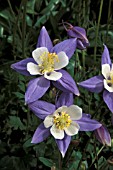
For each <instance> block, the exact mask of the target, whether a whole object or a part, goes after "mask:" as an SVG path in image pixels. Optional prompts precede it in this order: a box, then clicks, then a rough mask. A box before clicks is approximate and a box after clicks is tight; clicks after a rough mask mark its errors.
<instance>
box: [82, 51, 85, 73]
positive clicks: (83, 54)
mask: <svg viewBox="0 0 113 170" xmlns="http://www.w3.org/2000/svg"><path fill="white" fill-rule="evenodd" d="M82 62H83V68H84V70H85V51H84V50H83V51H82Z"/></svg>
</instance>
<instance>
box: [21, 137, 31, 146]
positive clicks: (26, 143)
mask: <svg viewBox="0 0 113 170" xmlns="http://www.w3.org/2000/svg"><path fill="white" fill-rule="evenodd" d="M30 146H33V144H32V143H31V138H30V139H28V140H27V141H26V142H25V143H24V144H23V147H24V148H28V147H30Z"/></svg>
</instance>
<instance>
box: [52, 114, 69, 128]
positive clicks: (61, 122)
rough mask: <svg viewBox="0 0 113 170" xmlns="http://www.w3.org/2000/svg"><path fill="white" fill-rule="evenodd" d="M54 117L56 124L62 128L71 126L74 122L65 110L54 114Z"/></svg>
mask: <svg viewBox="0 0 113 170" xmlns="http://www.w3.org/2000/svg"><path fill="white" fill-rule="evenodd" d="M53 118H54V120H53V122H54V124H55V125H56V127H57V128H58V129H60V130H63V129H64V128H65V127H69V126H70V124H71V122H72V120H71V119H70V116H69V115H68V114H67V113H65V112H61V113H58V115H56V116H54V117H53Z"/></svg>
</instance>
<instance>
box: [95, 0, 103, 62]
mask: <svg viewBox="0 0 113 170" xmlns="http://www.w3.org/2000/svg"><path fill="white" fill-rule="evenodd" d="M103 1H104V0H101V3H100V10H99V17H98V24H97V27H96V35H95V36H96V37H95V47H94V60H95V61H96V53H97V39H98V32H99V25H100V19H101V14H102V7H103Z"/></svg>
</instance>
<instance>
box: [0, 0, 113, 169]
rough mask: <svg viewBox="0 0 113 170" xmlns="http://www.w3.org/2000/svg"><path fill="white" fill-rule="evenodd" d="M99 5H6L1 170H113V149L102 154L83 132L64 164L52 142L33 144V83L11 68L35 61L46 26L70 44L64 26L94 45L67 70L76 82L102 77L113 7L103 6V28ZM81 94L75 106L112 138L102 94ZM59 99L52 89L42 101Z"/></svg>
mask: <svg viewBox="0 0 113 170" xmlns="http://www.w3.org/2000/svg"><path fill="white" fill-rule="evenodd" d="M100 3H101V0H98V1H91V0H87V1H86V0H74V1H69V0H43V1H41V0H21V1H11V0H7V1H4V2H2V1H1V5H0V60H1V64H0V76H1V81H0V89H1V93H0V120H1V121H0V122H1V123H0V124H1V127H0V170H39V169H40V170H47V169H50V168H51V167H55V170H60V169H59V167H60V166H61V164H62V167H63V168H62V170H78V169H79V170H86V169H98V170H103V169H104V170H112V169H113V157H112V155H113V144H112V147H111V148H110V147H106V146H105V147H104V148H102V145H101V144H100V143H99V142H98V141H95V138H94V137H93V135H92V133H88V132H87V133H83V132H80V134H79V135H78V136H77V137H76V139H74V140H75V141H76V140H77V139H79V140H80V142H79V144H78V145H77V146H76V144H73V143H71V144H70V147H69V149H68V152H67V154H66V156H65V158H64V159H62V158H61V157H60V155H59V151H58V148H57V146H56V143H55V140H54V139H53V138H52V137H51V138H48V140H45V141H44V142H42V143H40V144H37V145H34V144H32V143H31V140H32V136H33V133H34V131H35V129H36V128H37V127H38V125H39V123H40V121H39V120H38V118H37V117H36V116H35V115H34V114H33V113H32V112H30V111H29V110H28V107H27V106H26V105H25V101H24V94H25V91H26V86H27V83H28V81H29V80H30V78H29V77H25V76H22V75H19V74H18V73H15V71H13V70H12V69H11V68H10V65H11V64H12V63H14V62H16V61H20V60H21V59H24V58H27V57H31V53H32V51H33V49H35V47H36V43H37V37H38V35H39V31H40V29H41V27H42V26H43V25H45V26H46V28H47V30H48V32H49V34H50V36H51V38H52V40H53V42H56V40H58V41H61V40H63V39H66V38H67V35H66V31H65V30H64V28H63V25H62V20H64V21H67V22H70V23H71V24H72V25H76V26H81V27H84V28H85V29H86V32H87V36H88V39H89V42H90V47H88V49H87V50H84V51H81V50H76V53H75V54H74V55H73V57H72V58H71V60H70V63H69V65H68V66H67V67H66V69H67V70H68V72H69V73H70V74H71V76H72V77H73V78H74V79H75V81H76V82H80V81H83V80H85V79H87V78H89V77H92V76H95V75H97V74H100V58H101V54H102V51H103V46H102V45H103V43H105V44H106V45H107V46H108V48H109V50H110V55H111V56H113V22H112V20H113V16H112V9H111V5H112V2H111V1H109V3H111V5H109V6H108V1H104V4H103V8H102V11H100V13H101V20H100V22H99V24H98V14H99V9H100ZM54 40H55V41H54ZM94 51H95V52H96V57H95V54H94ZM94 59H95V61H94ZM79 89H80V93H81V96H80V97H79V99H78V98H77V97H76V98H75V101H74V103H75V104H76V105H79V106H80V107H82V108H83V111H84V112H86V113H90V114H91V115H92V116H93V117H94V118H95V119H97V120H100V122H101V123H105V124H106V125H107V127H108V128H109V131H110V133H111V138H113V127H112V124H111V113H110V111H109V110H108V108H107V106H106V105H105V104H104V102H103V101H102V94H92V93H89V92H88V91H86V90H84V89H82V88H79ZM57 93H59V91H57V89H55V88H53V89H52V90H49V91H48V93H47V94H46V95H45V96H44V97H43V99H44V100H47V101H50V102H52V103H53V102H54V101H55V98H56V95H57ZM90 138H91V139H90ZM74 140H73V141H74ZM112 140H113V139H112ZM87 142H88V144H87ZM112 143H113V142H112ZM101 149H102V150H101ZM70 153H71V154H70ZM51 169H52V168H51Z"/></svg>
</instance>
